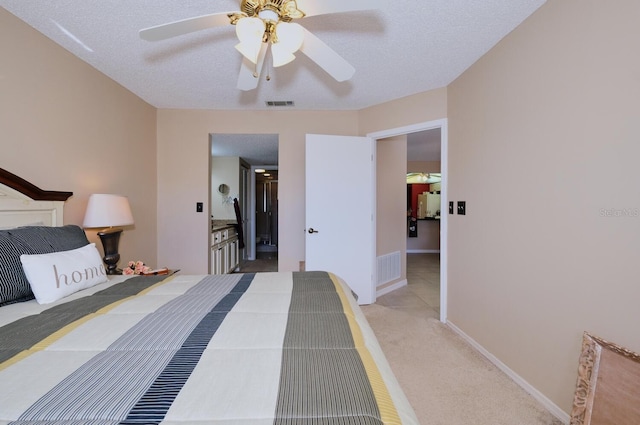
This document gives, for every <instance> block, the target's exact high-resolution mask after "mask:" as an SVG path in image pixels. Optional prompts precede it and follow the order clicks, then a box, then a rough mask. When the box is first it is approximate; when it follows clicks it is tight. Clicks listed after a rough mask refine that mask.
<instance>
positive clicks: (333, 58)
mask: <svg viewBox="0 0 640 425" xmlns="http://www.w3.org/2000/svg"><path fill="white" fill-rule="evenodd" d="M300 51H301V52H302V53H304V54H305V55H307V57H309V59H311V60H312V61H314V62H315V63H317V64H318V65H319V66H320V68H322V69H324V70H325V71H326V72H327V73H328V74H329V75H331V76H332V77H333V78H335V79H336V81H340V82H342V81H346V80H348V79H350V78H351V77H353V74H354V73H355V72H356V69H355V68H354V67H353V66H352V65H351V64H350V63H349V62H347V61H346V60H345V59H344V58H343V57H342V56H340V55H339V54H337V53H336V52H335V50H333V49H332V48H331V47H329V46H327V45H326V44H325V43H324V42H323V41H322V40H320V39H319V38H318V37H316V36H315V35H313V34H312V33H311V32H309V31H308V30H306V29H305V30H304V42H303V43H302V47H301V48H300Z"/></svg>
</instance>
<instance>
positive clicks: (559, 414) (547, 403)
mask: <svg viewBox="0 0 640 425" xmlns="http://www.w3.org/2000/svg"><path fill="white" fill-rule="evenodd" d="M447 325H448V326H449V328H451V330H453V331H454V332H455V333H457V334H458V335H460V336H461V337H462V339H464V340H465V341H467V342H468V343H469V344H470V345H471V346H472V347H473V348H475V349H476V350H477V351H478V352H480V354H482V355H483V356H484V357H486V358H487V360H489V361H490V362H491V363H493V364H494V365H495V366H496V367H497V368H498V369H500V370H501V371H502V372H504V373H505V374H506V375H507V376H508V377H509V378H511V379H512V380H513V381H514V382H515V383H516V384H518V385H519V386H520V387H521V388H522V389H523V390H525V391H526V392H527V393H529V394H530V395H531V396H532V397H533V398H535V399H536V400H537V401H539V402H540V403H541V404H542V405H543V406H544V407H545V408H546V409H547V410H548V411H549V412H550V413H551V414H552V415H553V416H555V417H556V418H557V419H559V420H561V421H562V423H564V424H568V423H569V419H570V418H569V414H568V413H567V412H565V411H564V410H562V409H561V408H560V407H558V405H557V404H555V403H554V402H553V401H551V400H550V399H549V398H547V397H546V396H545V395H544V394H542V393H541V392H540V391H538V390H537V389H536V388H535V387H534V386H533V385H531V384H530V383H528V382H527V381H526V380H525V379H524V378H523V377H521V376H520V375H518V374H517V373H515V372H514V371H513V370H511V368H509V366H507V365H506V364H504V363H502V362H501V361H500V360H499V359H498V358H497V357H496V356H494V355H493V354H491V353H490V352H489V351H487V350H486V349H485V348H484V347H483V346H482V345H480V344H479V343H478V342H477V341H475V340H474V339H473V338H471V337H470V336H469V335H467V334H466V333H464V332H463V331H462V329H460V328H459V327H457V326H456V325H454V324H453V323H451V322H448V323H447Z"/></svg>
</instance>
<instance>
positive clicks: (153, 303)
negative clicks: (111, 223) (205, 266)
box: [0, 272, 418, 425]
mask: <svg viewBox="0 0 640 425" xmlns="http://www.w3.org/2000/svg"><path fill="white" fill-rule="evenodd" d="M94 292H95V293H94V294H92V295H90V296H87V297H84V298H76V299H72V300H69V301H68V302H64V303H58V304H56V305H54V306H53V307H50V308H48V309H46V310H44V311H42V312H39V314H31V315H29V314H23V315H22V317H21V318H19V319H18V320H14V321H7V320H6V319H5V320H4V323H3V322H2V321H0V326H1V327H0V424H2V425H4V424H18V425H27V424H30V425H44V424H53V423H60V424H69V425H71V424H73V425H92V424H96V425H98V424H100V425H102V424H104V425H112V424H176V425H178V424H180V425H184V424H231V425H245V424H252V425H253V424H256V425H262V424H265V425H266V424H417V423H418V421H417V419H416V418H415V415H414V413H413V411H412V409H411V407H410V406H409V404H408V402H407V400H406V398H405V396H404V394H403V393H402V391H401V390H400V388H399V386H398V384H397V382H396V380H395V378H394V377H393V374H392V372H391V370H390V368H389V366H388V364H387V362H386V360H385V358H384V356H383V354H382V352H381V350H380V347H379V345H378V343H377V341H376V339H375V336H374V335H373V332H372V331H371V329H370V327H369V325H368V324H367V322H366V320H365V318H364V316H363V314H362V312H361V311H360V309H359V307H358V306H357V304H356V303H355V301H354V299H353V296H352V294H351V292H350V290H349V289H348V287H347V286H346V285H344V284H343V283H342V281H340V280H339V279H338V278H336V277H335V276H333V275H331V274H328V273H324V272H294V273H258V274H231V275H216V276H189V275H185V276H183V275H179V274H178V275H173V276H171V277H168V278H164V279H163V278H159V277H136V278H132V279H129V280H125V281H124V282H122V283H119V284H117V285H112V286H109V287H107V288H106V289H103V290H100V291H94ZM3 308H4V307H3ZM13 308H14V309H15V308H16V307H13ZM0 313H2V311H1V309H0ZM0 318H2V317H1V316H0Z"/></svg>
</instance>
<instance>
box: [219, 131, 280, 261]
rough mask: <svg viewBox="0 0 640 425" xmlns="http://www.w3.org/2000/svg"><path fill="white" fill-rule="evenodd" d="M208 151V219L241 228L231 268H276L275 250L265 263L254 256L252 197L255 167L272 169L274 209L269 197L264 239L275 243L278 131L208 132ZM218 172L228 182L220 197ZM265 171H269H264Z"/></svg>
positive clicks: (254, 235)
mask: <svg viewBox="0 0 640 425" xmlns="http://www.w3.org/2000/svg"><path fill="white" fill-rule="evenodd" d="M210 152H211V157H210V161H209V164H210V167H209V168H210V170H209V174H210V179H211V185H210V186H211V190H210V193H209V196H210V202H209V204H210V211H211V221H212V223H219V222H227V221H228V222H230V223H231V222H236V221H237V223H236V226H238V227H241V229H242V232H241V233H242V238H243V245H244V248H243V249H242V250H240V252H239V254H238V256H239V259H240V261H239V266H238V267H237V268H235V269H234V270H231V271H273V270H274V269H275V270H277V251H276V255H272V256H271V257H272V258H271V259H270V261H269V262H268V263H264V262H263V261H260V262H258V261H257V258H256V253H257V250H256V216H257V215H256V207H257V205H258V202H257V201H256V194H257V190H256V185H257V182H256V178H255V176H256V172H255V171H256V169H258V168H262V169H265V170H275V171H276V174H275V176H276V179H275V182H276V183H275V184H272V183H270V184H269V185H268V186H269V189H270V192H273V193H274V194H275V196H276V198H275V199H276V202H275V208H276V209H275V210H274V209H273V203H272V202H271V201H270V204H269V208H270V210H269V211H270V217H271V220H270V223H269V229H270V232H269V235H270V237H269V238H268V239H266V240H267V242H268V243H269V245H270V246H271V245H274V246H275V247H277V239H278V214H277V169H278V135H277V134H218V133H216V134H211V135H210ZM221 174H222V175H224V184H225V185H227V186H228V194H227V195H226V196H222V197H221V195H220V194H219V193H218V190H217V188H218V187H219V180H220V175H221ZM267 174H270V173H268V172H267ZM265 177H268V176H265ZM258 181H259V180H258ZM274 189H275V190H274ZM260 193H262V191H260ZM234 199H237V200H238V208H237V210H239V212H240V214H238V213H237V211H236V208H235V205H234V202H233V200H234ZM261 202H262V200H261ZM274 213H275V214H274ZM259 240H263V239H262V236H261V237H259ZM210 242H211V243H210V245H211V246H213V245H212V244H213V241H212V240H211V236H210ZM256 267H257V268H256Z"/></svg>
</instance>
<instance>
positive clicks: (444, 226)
mask: <svg viewBox="0 0 640 425" xmlns="http://www.w3.org/2000/svg"><path fill="white" fill-rule="evenodd" d="M434 128H440V172H441V174H442V190H441V192H440V201H441V202H442V205H444V206H445V208H444V210H445V211H447V214H443V215H442V216H441V217H440V321H441V322H442V323H447V297H448V284H447V282H448V273H447V271H448V264H449V259H448V258H447V257H448V254H447V253H448V248H447V247H448V246H449V244H448V228H449V218H448V216H449V214H448V210H449V205H448V204H449V190H448V182H449V121H448V119H446V118H443V119H439V120H434V121H426V122H423V123H417V124H412V125H407V126H404V127H396V128H392V129H388V130H382V131H375V132H373V133H368V134H367V137H371V138H373V139H375V140H378V139H385V138H388V137H394V136H399V135H404V134H409V133H415V132H418V131H425V130H432V129H434Z"/></svg>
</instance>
